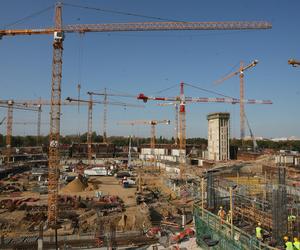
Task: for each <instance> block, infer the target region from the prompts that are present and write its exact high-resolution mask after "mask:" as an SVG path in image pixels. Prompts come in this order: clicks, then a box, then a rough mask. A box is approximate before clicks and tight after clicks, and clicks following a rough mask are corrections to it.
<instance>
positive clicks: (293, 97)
mask: <svg viewBox="0 0 300 250" xmlns="http://www.w3.org/2000/svg"><path fill="white" fill-rule="evenodd" d="M65 2H66V3H68V2H69V3H70V2H72V3H74V4H80V5H85V6H92V7H99V8H106V9H113V10H117V11H124V12H133V13H138V14H141V15H149V16H157V17H162V18H167V19H175V20H183V21H254V20H266V21H270V22H272V25H273V28H272V29H271V30H253V31H170V32H138V33H134V32H126V33H101V34H100V33H88V34H85V35H84V36H83V37H80V36H79V35H78V34H67V35H66V39H65V42H64V55H63V80H62V96H63V98H66V97H67V96H72V97H76V96H77V90H76V86H77V83H78V82H81V85H82V97H83V98H87V97H86V95H85V93H86V92H87V91H90V90H94V91H96V90H103V88H104V87H107V88H109V89H111V90H115V91H120V92H124V93H130V94H138V93H140V92H144V93H145V94H152V95H154V94H155V93H157V92H158V91H160V90H162V89H165V88H168V87H169V86H173V85H174V84H177V83H178V84H179V83H180V81H184V82H188V83H191V84H194V85H197V86H200V87H203V88H207V89H212V90H215V91H218V92H221V93H223V94H225V95H229V96H233V97H238V96H239V79H238V77H234V78H231V79H230V80H227V81H226V82H224V83H223V84H221V85H219V86H215V85H214V84H213V82H214V81H215V80H217V79H219V78H221V77H222V76H224V75H225V74H226V73H228V72H230V71H231V70H232V69H237V68H238V64H239V62H240V61H241V60H243V61H244V62H245V64H248V63H250V62H251V61H252V60H254V59H258V60H259V64H258V65H257V66H256V67H255V68H252V69H250V70H249V71H248V72H246V73H245V89H246V98H249V99H271V100H272V101H273V102H274V104H273V105H252V106H250V105H247V106H246V114H247V116H248V119H249V122H250V124H251V126H252V130H253V132H254V134H255V135H257V136H265V137H281V136H292V135H294V136H297V137H300V130H299V125H300V115H299V114H300V112H299V109H298V107H299V104H300V98H299V97H300V86H299V84H300V68H293V67H291V66H290V65H288V64H287V60H288V59H289V58H291V57H294V58H298V59H300V33H299V25H300V17H299V9H300V2H299V1H296V0H286V1H279V0H276V1H275V0H274V1H260V0H253V1H235V0H228V1H217V0H214V1H197V0H191V1H177V0H164V1H161V0H152V1H140V0H130V1H129V0H119V1H116V0H111V1H103V0H97V1H96V0H91V1H84V0H73V1H71V0H69V1H65ZM54 3H55V1H53V0H43V1H38V0H27V1H20V0H11V1H2V2H1V3H0V4H1V8H0V27H1V28H3V27H4V26H5V25H7V24H10V23H12V22H14V21H16V20H18V19H20V18H22V17H24V16H27V15H30V14H32V13H35V12H37V11H40V10H42V9H44V8H46V7H48V6H49V5H51V4H54ZM135 21H136V22H137V21H153V20H151V19H147V18H140V17H132V16H122V15H114V14H110V13H102V12H97V11H92V10H84V9H77V8H73V7H68V6H65V7H64V8H63V23H64V24H74V23H110V22H135ZM154 21H155V20H154ZM52 23H53V9H51V10H49V11H47V12H45V13H43V14H41V15H39V16H37V17H34V18H32V19H29V20H27V21H26V22H24V23H22V24H20V25H15V26H12V27H11V28H33V27H34V28H39V27H49V26H52V25H53V24H52ZM0 54H1V57H0V72H1V95H0V98H1V99H8V98H14V99H36V98H38V97H42V98H44V99H49V98H50V84H51V64H52V36H51V35H37V36H19V37H4V38H3V39H2V40H1V41H0ZM80 55H81V56H80ZM178 92H179V87H178V88H172V89H171V90H169V91H165V92H162V93H161V94H160V95H161V96H175V95H177V94H178ZM157 95H158V94H157ZM186 95H187V96H193V97H215V96H214V95H212V94H209V93H205V92H202V91H199V90H196V89H192V88H188V87H187V88H186ZM99 99H100V98H99ZM113 100H114V101H115V100H118V99H117V98H113ZM119 100H120V99H119ZM122 100H123V99H122ZM124 101H127V102H131V103H137V102H136V101H135V100H134V99H124ZM43 110H44V112H43V118H42V119H43V122H48V121H49V109H48V108H46V107H45V108H44V109H43ZM218 111H222V112H223V111H228V112H230V113H231V133H232V136H233V137H238V136H239V107H238V106H237V105H228V104H213V103H211V104H191V105H189V106H187V136H188V137H206V136H207V120H206V115H207V114H208V113H210V112H218ZM14 114H15V115H14V118H15V121H29V120H36V119H37V118H36V116H37V115H36V114H35V113H32V112H21V111H16V112H15V113H14ZM5 115H6V110H4V109H0V117H3V116H5ZM140 119H147V120H148V119H171V121H173V119H174V112H173V109H172V107H158V106H156V105H155V103H150V102H149V103H148V104H147V105H146V108H145V109H133V108H127V109H126V110H124V109H123V108H121V107H112V106H111V107H109V113H108V122H109V123H108V134H109V135H128V134H129V133H130V128H128V127H126V126H120V125H117V124H116V123H117V122H118V121H120V120H140ZM101 120H102V107H101V106H97V107H95V110H94V122H93V127H94V130H96V131H97V132H100V131H102V121H101ZM48 126H49V125H47V124H43V127H42V133H43V134H47V133H48V131H49V128H48ZM86 129H87V111H86V108H85V107H81V109H80V113H78V112H77V108H76V107H63V109H62V123H61V132H62V134H71V133H73V134H74V133H78V132H81V133H84V132H85V131H86ZM0 133H5V126H3V125H2V126H1V128H0ZM13 133H14V134H20V135H23V134H35V133H36V128H35V126H34V125H27V126H20V125H15V126H14V130H13ZM134 133H135V134H136V135H138V136H149V134H150V129H149V128H148V127H143V126H139V127H136V128H135V131H134ZM157 134H158V136H159V135H163V136H166V137H170V136H172V135H173V126H172V124H171V125H170V126H160V127H159V128H157Z"/></svg>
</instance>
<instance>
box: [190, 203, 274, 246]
mask: <svg viewBox="0 0 300 250" xmlns="http://www.w3.org/2000/svg"><path fill="white" fill-rule="evenodd" d="M194 219H195V228H196V238H197V244H198V245H199V246H200V247H201V248H203V249H209V250H243V249H247V250H260V249H270V250H271V249H276V248H273V247H270V246H267V245H266V244H263V243H261V242H260V241H258V240H257V239H256V238H255V237H254V236H251V235H249V234H247V233H246V232H244V231H243V230H241V229H239V228H237V227H235V226H233V228H231V225H230V224H228V223H226V222H225V221H223V222H221V221H220V218H219V217H218V216H216V215H214V214H213V213H211V212H209V211H208V210H206V209H203V211H202V208H201V207H199V206H197V205H196V206H194ZM231 229H232V230H231ZM208 237H211V240H212V241H218V244H216V245H215V246H208V244H207V241H206V240H205V239H207V238H208Z"/></svg>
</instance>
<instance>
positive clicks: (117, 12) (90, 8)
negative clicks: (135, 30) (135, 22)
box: [64, 2, 185, 23]
mask: <svg viewBox="0 0 300 250" xmlns="http://www.w3.org/2000/svg"><path fill="white" fill-rule="evenodd" d="M64 5H65V6H69V7H74V8H80V9H87V10H96V11H100V12H106V13H112V14H116V15H123V16H134V17H143V18H149V19H155V20H160V21H169V22H181V23H185V21H180V20H174V19H168V18H162V17H156V16H148V15H141V14H137V13H131V12H124V11H117V10H112V9H103V8H98V7H91V6H84V5H78V4H72V3H66V2H64Z"/></svg>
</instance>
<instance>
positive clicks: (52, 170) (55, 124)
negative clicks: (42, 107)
mask: <svg viewBox="0 0 300 250" xmlns="http://www.w3.org/2000/svg"><path fill="white" fill-rule="evenodd" d="M61 12H62V6H61V4H57V5H56V8H55V29H56V32H54V40H53V59H52V84H51V107H50V143H49V162H48V179H49V181H48V224H49V226H50V227H54V226H56V224H57V216H58V205H57V204H58V201H57V199H58V177H59V165H60V162H59V160H60V157H59V136H60V111H61V106H60V102H61V78H62V52H63V33H62V30H61V29H62V13H61Z"/></svg>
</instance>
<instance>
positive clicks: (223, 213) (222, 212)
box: [218, 206, 226, 224]
mask: <svg viewBox="0 0 300 250" xmlns="http://www.w3.org/2000/svg"><path fill="white" fill-rule="evenodd" d="M218 216H219V217H220V221H221V224H223V223H224V220H225V216H226V212H225V210H224V209H223V207H222V206H221V207H220V209H219V211H218Z"/></svg>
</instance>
